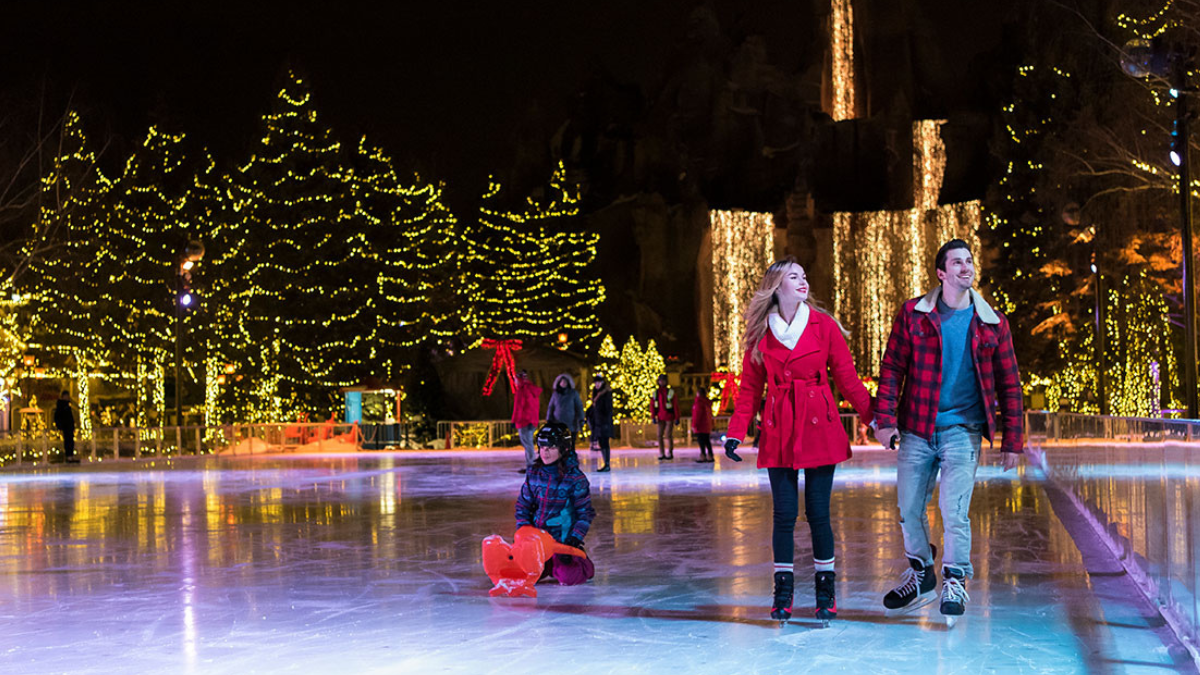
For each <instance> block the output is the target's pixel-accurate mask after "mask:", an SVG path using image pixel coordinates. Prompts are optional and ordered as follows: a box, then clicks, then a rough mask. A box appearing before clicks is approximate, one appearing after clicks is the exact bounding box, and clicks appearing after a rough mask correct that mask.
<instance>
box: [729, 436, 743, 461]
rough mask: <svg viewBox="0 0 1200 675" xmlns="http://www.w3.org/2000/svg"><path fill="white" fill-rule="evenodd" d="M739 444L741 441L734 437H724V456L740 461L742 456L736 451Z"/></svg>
mask: <svg viewBox="0 0 1200 675" xmlns="http://www.w3.org/2000/svg"><path fill="white" fill-rule="evenodd" d="M741 444H742V442H741V441H739V440H738V439H736V438H726V439H725V456H726V457H728V458H729V459H732V460H733V461H735V462H740V461H742V458H741V457H739V456H738V454H737V452H736V450H737V447H738V446H739V445H741Z"/></svg>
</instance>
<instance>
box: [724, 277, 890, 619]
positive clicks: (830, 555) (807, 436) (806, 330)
mask: <svg viewBox="0 0 1200 675" xmlns="http://www.w3.org/2000/svg"><path fill="white" fill-rule="evenodd" d="M742 344H743V345H744V346H745V347H746V353H745V356H744V357H743V359H742V382H741V386H740V388H739V389H738V397H737V404H736V405H735V407H734V412H733V417H732V418H731V419H730V421H729V433H728V434H727V435H726V441H725V454H726V456H728V457H729V458H730V459H732V460H734V461H737V462H740V461H741V457H739V456H738V454H737V447H738V445H739V444H740V443H741V442H742V441H743V440H744V439H745V438H746V428H747V427H748V426H749V424H750V420H751V419H752V418H753V417H754V414H755V413H756V412H757V410H756V409H757V408H758V406H759V402H760V401H763V400H764V399H763V390H764V388H765V390H766V399H765V404H764V410H763V414H762V426H761V428H762V438H761V440H760V442H759V446H758V467H759V468H760V469H766V470H767V475H768V476H769V477H770V479H771V498H772V500H773V502H774V509H775V519H774V529H773V534H772V547H773V549H774V554H775V597H774V603H773V604H772V606H771V617H772V618H774V619H779V620H781V621H784V620H787V619H788V618H790V617H791V614H792V591H793V588H794V585H795V577H794V576H793V555H794V548H795V541H794V531H795V528H796V517H797V516H798V515H799V486H798V480H799V475H800V472H801V471H803V472H804V515H805V518H806V520H808V526H809V530H810V531H811V534H812V548H813V566H814V569H815V577H814V583H815V590H816V601H817V602H816V605H817V608H816V617H817V618H818V619H821V620H822V621H825V622H828V621H829V619H832V618H833V617H835V616H837V600H836V598H835V591H834V581H835V579H836V578H837V575H836V573H835V571H834V539H833V527H832V525H831V524H830V520H829V497H830V493H831V492H832V490H833V470H834V467H835V466H836V465H837V464H838V463H839V462H843V461H845V460H847V459H850V438H849V437H848V436H847V435H846V430H845V428H844V427H843V426H842V421H841V416H840V414H839V413H838V407H837V402H836V401H835V400H834V397H833V392H832V391H831V390H830V388H829V383H830V380H832V381H833V382H834V384H836V385H837V388H838V391H840V392H841V393H842V395H843V396H845V397H846V398H847V399H848V400H849V401H850V403H851V404H852V405H853V406H854V409H855V410H856V411H857V412H858V414H859V415H860V416H861V417H863V418H865V419H867V420H869V419H870V418H871V395H870V394H869V393H867V389H866V387H864V386H863V384H862V381H861V380H860V379H859V377H858V373H857V372H855V370H854V362H853V361H852V360H851V358H850V350H849V348H848V347H847V346H846V332H845V329H844V328H842V325H841V324H840V323H838V321H837V319H835V318H833V317H832V316H831V315H830V314H828V313H827V312H825V311H824V310H822V309H821V308H819V307H818V306H816V305H813V304H812V302H811V300H810V299H809V295H808V280H807V278H806V277H805V274H804V268H802V267H800V265H798V264H796V261H795V259H794V258H791V257H788V258H785V259H783V260H780V261H778V262H776V263H775V264H773V265H771V267H770V268H768V269H767V272H766V274H764V275H763V278H762V281H761V282H760V283H759V286H758V291H756V292H755V294H754V297H753V299H752V300H751V301H750V305H749V307H748V308H747V309H746V334H745V337H744V338H743V341H742Z"/></svg>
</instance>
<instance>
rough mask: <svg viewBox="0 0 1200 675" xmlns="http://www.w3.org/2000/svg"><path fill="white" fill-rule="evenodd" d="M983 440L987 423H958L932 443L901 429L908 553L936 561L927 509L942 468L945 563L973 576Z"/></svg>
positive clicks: (900, 480)
mask: <svg viewBox="0 0 1200 675" xmlns="http://www.w3.org/2000/svg"><path fill="white" fill-rule="evenodd" d="M982 442H983V425H982V424H956V425H953V426H949V427H938V428H937V429H935V430H934V434H933V440H932V441H926V440H925V439H924V438H921V437H920V436H917V435H915V434H910V433H901V435H900V450H899V452H898V453H897V456H896V496H897V502H898V505H899V507H900V529H901V531H902V532H903V533H904V553H905V555H907V556H908V557H910V558H915V559H919V560H921V561H922V562H923V563H924V564H925V565H932V564H933V557H932V556H931V555H930V550H929V516H928V514H927V512H928V508H927V507H928V506H929V500H930V498H932V497H933V487H934V485H936V484H937V482H938V470H939V469H940V470H941V474H942V475H941V489H940V491H939V494H938V507H939V509H940V510H941V512H942V527H943V529H944V530H945V548H944V549H943V552H942V566H943V567H956V568H958V569H961V570H962V571H963V573H964V574H966V576H967V578H970V577H971V576H973V575H974V573H975V570H974V568H973V567H971V518H970V515H969V512H970V510H971V493H972V492H974V490H975V469H976V468H977V467H978V466H979V448H980V445H981V444H982Z"/></svg>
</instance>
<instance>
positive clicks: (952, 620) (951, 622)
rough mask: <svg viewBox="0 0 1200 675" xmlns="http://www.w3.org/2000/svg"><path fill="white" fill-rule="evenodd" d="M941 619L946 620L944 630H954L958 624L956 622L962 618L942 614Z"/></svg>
mask: <svg viewBox="0 0 1200 675" xmlns="http://www.w3.org/2000/svg"><path fill="white" fill-rule="evenodd" d="M942 617H943V618H945V619H946V628H948V629H949V628H954V626H955V625H956V624H957V623H958V620H959V619H961V618H962V617H961V616H957V615H954V614H943V615H942Z"/></svg>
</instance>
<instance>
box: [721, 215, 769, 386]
mask: <svg viewBox="0 0 1200 675" xmlns="http://www.w3.org/2000/svg"><path fill="white" fill-rule="evenodd" d="M708 217H709V222H710V223H711V225H712V260H713V294H712V298H713V300H712V302H713V354H714V356H715V357H716V360H717V363H718V364H722V363H724V364H729V365H730V366H732V367H734V368H739V367H740V366H741V363H742V351H743V348H742V333H743V332H744V330H745V318H744V317H743V314H745V312H746V307H747V306H748V305H749V303H750V298H751V297H752V296H753V295H754V291H755V290H756V289H757V288H758V281H759V279H760V278H761V277H762V273H763V270H765V269H767V267H768V266H769V265H770V264H771V262H772V258H773V257H774V256H773V253H774V233H775V221H774V218H772V216H771V214H769V213H755V212H752V211H740V210H734V211H710V212H709V214H708Z"/></svg>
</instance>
